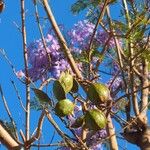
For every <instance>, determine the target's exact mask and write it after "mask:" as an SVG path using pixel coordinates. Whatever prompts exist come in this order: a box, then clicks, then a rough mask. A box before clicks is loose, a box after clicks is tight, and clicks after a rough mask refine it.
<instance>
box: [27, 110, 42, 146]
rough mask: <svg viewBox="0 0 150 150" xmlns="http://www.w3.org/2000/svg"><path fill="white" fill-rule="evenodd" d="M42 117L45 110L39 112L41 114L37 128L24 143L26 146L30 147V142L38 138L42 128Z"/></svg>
mask: <svg viewBox="0 0 150 150" xmlns="http://www.w3.org/2000/svg"><path fill="white" fill-rule="evenodd" d="M44 117H45V111H43V112H42V113H41V116H40V118H39V121H38V126H37V130H36V134H35V135H33V136H32V137H31V139H29V140H28V141H26V143H25V145H26V147H30V146H31V144H32V143H33V142H34V141H36V140H38V139H39V138H40V136H41V130H42V126H43V121H44Z"/></svg>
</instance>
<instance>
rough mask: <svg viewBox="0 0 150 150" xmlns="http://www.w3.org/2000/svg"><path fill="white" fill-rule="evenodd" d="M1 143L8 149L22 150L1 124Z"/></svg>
mask: <svg viewBox="0 0 150 150" xmlns="http://www.w3.org/2000/svg"><path fill="white" fill-rule="evenodd" d="M0 141H1V142H2V143H3V144H4V145H5V146H6V147H7V148H8V149H18V150H19V149H20V145H19V144H18V143H17V142H16V141H15V140H14V139H13V138H12V136H11V135H10V134H9V133H8V132H7V131H6V130H5V128H4V127H3V126H2V124H1V123H0Z"/></svg>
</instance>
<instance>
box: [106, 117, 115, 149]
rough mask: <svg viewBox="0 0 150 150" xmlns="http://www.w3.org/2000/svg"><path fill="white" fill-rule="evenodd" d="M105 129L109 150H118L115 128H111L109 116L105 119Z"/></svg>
mask: <svg viewBox="0 0 150 150" xmlns="http://www.w3.org/2000/svg"><path fill="white" fill-rule="evenodd" d="M106 129H107V132H108V135H109V136H110V138H109V142H110V148H111V150H118V145H117V139H116V133H115V128H114V126H113V123H112V119H111V117H110V115H108V117H107V128H106Z"/></svg>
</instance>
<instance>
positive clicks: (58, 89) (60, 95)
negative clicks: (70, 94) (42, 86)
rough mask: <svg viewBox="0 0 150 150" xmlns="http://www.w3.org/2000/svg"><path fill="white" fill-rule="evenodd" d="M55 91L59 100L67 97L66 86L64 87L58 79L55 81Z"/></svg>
mask: <svg viewBox="0 0 150 150" xmlns="http://www.w3.org/2000/svg"><path fill="white" fill-rule="evenodd" d="M53 93H54V95H55V97H56V99H57V100H63V99H66V94H65V91H64V88H63V87H62V85H61V83H60V82H59V81H58V80H56V81H54V84H53Z"/></svg>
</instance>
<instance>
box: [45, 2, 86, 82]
mask: <svg viewBox="0 0 150 150" xmlns="http://www.w3.org/2000/svg"><path fill="white" fill-rule="evenodd" d="M43 5H44V9H45V11H46V13H47V15H48V18H49V21H50V22H51V24H52V27H53V29H54V31H55V33H56V35H57V38H58V40H59V42H60V43H61V45H62V47H63V50H64V53H65V54H66V57H67V59H68V61H69V63H70V65H71V68H72V70H73V71H74V73H75V74H76V75H77V77H78V78H80V79H83V77H82V75H81V72H80V71H79V69H78V67H77V65H76V63H75V61H74V59H73V56H72V54H71V52H70V50H69V48H68V46H67V43H66V41H65V39H64V37H63V35H62V33H61V32H60V29H59V27H58V25H57V23H56V20H55V18H54V16H53V13H52V11H51V8H50V6H49V4H48V1H47V0H43Z"/></svg>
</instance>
